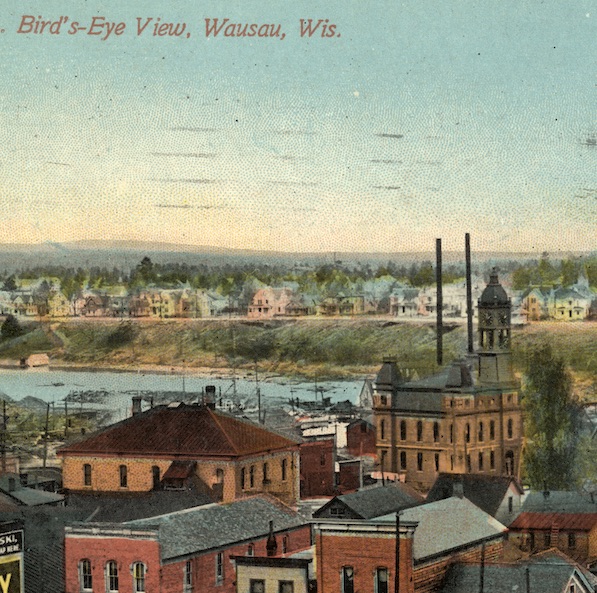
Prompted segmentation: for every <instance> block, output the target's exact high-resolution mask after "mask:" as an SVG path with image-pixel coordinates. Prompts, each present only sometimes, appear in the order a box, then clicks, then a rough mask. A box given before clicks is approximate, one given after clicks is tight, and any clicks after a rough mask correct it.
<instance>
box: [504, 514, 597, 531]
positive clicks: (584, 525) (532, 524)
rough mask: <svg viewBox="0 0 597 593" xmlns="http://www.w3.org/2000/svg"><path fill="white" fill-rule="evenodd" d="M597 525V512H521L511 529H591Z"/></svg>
mask: <svg viewBox="0 0 597 593" xmlns="http://www.w3.org/2000/svg"><path fill="white" fill-rule="evenodd" d="M595 525H597V513H525V512H523V513H520V515H518V517H516V519H515V520H514V522H513V523H512V524H511V525H510V529H541V530H551V529H556V528H557V529H561V530H564V531H591V530H592V529H593V527H595Z"/></svg>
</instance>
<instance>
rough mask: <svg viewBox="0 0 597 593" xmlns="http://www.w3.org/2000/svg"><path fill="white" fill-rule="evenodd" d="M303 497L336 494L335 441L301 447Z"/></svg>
mask: <svg viewBox="0 0 597 593" xmlns="http://www.w3.org/2000/svg"><path fill="white" fill-rule="evenodd" d="M299 451H300V472H301V497H308V496H331V495H333V494H334V440H333V439H326V440H323V441H315V442H312V443H301V445H300V449H299Z"/></svg>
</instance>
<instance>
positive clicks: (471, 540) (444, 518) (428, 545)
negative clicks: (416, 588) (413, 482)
mask: <svg viewBox="0 0 597 593" xmlns="http://www.w3.org/2000/svg"><path fill="white" fill-rule="evenodd" d="M395 520H396V515H395V514H391V515H386V516H384V517H379V518H378V519H375V521H376V522H377V521H380V522H384V523H385V522H393V521H395ZM400 520H401V521H405V522H409V523H410V522H413V523H418V525H417V528H416V530H415V535H414V542H413V558H414V560H415V562H417V563H420V562H424V561H427V560H431V559H432V558H434V557H437V556H443V555H446V554H448V553H450V552H451V551H453V550H456V549H459V548H463V547H466V546H471V545H473V544H475V543H478V542H482V541H487V540H492V539H495V538H499V537H503V535H504V534H505V533H506V532H507V531H508V529H507V527H505V526H504V525H502V524H501V523H500V522H499V521H497V520H496V519H494V518H493V517H491V516H489V515H488V514H487V513H485V512H484V511H482V510H481V509H480V508H479V507H477V506H475V505H474V504H473V503H472V502H470V501H469V500H467V499H466V498H457V497H452V498H446V499H445V500H438V501H436V502H430V503H426V504H422V505H419V506H415V507H411V508H409V509H406V510H404V511H402V512H401V513H400ZM438 526H441V529H440V528H438ZM488 590H489V589H488Z"/></svg>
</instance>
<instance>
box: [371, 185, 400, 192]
mask: <svg viewBox="0 0 597 593" xmlns="http://www.w3.org/2000/svg"><path fill="white" fill-rule="evenodd" d="M373 189H385V190H387V191H396V190H398V189H400V186H399V185H374V186H373Z"/></svg>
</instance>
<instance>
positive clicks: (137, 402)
mask: <svg viewBox="0 0 597 593" xmlns="http://www.w3.org/2000/svg"><path fill="white" fill-rule="evenodd" d="M142 400H143V398H142V397H141V396H140V395H133V416H136V415H137V414H140V413H141V401H142Z"/></svg>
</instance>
